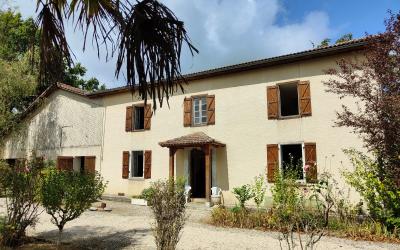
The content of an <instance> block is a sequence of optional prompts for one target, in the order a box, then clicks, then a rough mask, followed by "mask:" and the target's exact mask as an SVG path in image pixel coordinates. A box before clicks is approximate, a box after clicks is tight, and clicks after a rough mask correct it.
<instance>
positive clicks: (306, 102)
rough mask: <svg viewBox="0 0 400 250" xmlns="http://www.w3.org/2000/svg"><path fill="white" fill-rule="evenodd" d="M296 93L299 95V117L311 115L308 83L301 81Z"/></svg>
mask: <svg viewBox="0 0 400 250" xmlns="http://www.w3.org/2000/svg"><path fill="white" fill-rule="evenodd" d="M297 91H298V93H299V107H300V115H301V116H310V115H311V92H310V82H309V81H301V82H299V84H298V85H297Z"/></svg>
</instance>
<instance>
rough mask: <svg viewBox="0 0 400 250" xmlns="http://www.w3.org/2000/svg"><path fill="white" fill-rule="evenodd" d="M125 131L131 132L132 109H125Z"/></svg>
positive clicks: (130, 107)
mask: <svg viewBox="0 0 400 250" xmlns="http://www.w3.org/2000/svg"><path fill="white" fill-rule="evenodd" d="M125 131H126V132H131V131H133V107H132V106H128V107H126V117H125Z"/></svg>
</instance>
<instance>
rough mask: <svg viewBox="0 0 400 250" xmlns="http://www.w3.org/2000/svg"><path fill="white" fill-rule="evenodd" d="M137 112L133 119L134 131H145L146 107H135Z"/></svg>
mask: <svg viewBox="0 0 400 250" xmlns="http://www.w3.org/2000/svg"><path fill="white" fill-rule="evenodd" d="M134 108H135V110H134V112H135V115H134V117H133V119H134V123H133V124H134V128H133V129H134V130H141V129H144V106H137V107H134Z"/></svg>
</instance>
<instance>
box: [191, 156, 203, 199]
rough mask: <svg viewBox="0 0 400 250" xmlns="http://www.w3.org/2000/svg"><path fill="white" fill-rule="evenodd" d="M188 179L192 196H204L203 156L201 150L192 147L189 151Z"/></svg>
mask: <svg viewBox="0 0 400 250" xmlns="http://www.w3.org/2000/svg"><path fill="white" fill-rule="evenodd" d="M190 168H191V169H190V170H191V171H190V173H191V174H190V180H191V182H190V183H191V187H192V190H191V191H192V197H193V198H205V197H206V193H205V191H206V170H205V157H204V152H203V151H202V150H198V149H193V150H192V151H191V152H190Z"/></svg>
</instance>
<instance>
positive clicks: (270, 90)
mask: <svg viewBox="0 0 400 250" xmlns="http://www.w3.org/2000/svg"><path fill="white" fill-rule="evenodd" d="M267 105H268V119H278V110H279V107H278V106H279V99H278V86H268V87H267Z"/></svg>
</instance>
